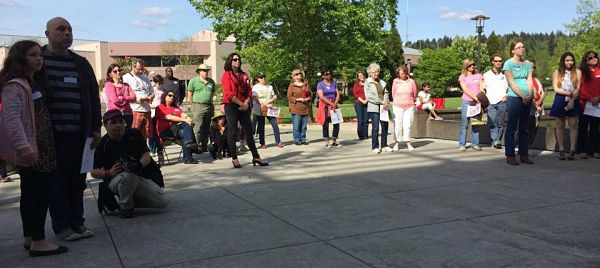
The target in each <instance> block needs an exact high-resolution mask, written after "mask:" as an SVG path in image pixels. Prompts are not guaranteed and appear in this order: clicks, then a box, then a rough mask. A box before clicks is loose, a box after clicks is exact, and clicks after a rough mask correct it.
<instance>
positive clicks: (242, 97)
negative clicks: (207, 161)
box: [221, 52, 269, 168]
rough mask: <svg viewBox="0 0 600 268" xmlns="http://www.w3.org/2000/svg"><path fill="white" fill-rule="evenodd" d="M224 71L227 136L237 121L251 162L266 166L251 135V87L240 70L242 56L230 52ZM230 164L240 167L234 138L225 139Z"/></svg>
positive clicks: (232, 130) (231, 132)
mask: <svg viewBox="0 0 600 268" xmlns="http://www.w3.org/2000/svg"><path fill="white" fill-rule="evenodd" d="M224 69H225V72H224V73H223V76H221V84H222V85H223V103H224V104H225V117H226V118H227V127H228V130H227V131H228V133H227V136H228V137H235V136H236V133H235V132H236V130H237V125H238V122H239V123H240V125H241V126H242V132H243V136H244V137H245V138H246V143H247V145H248V147H249V148H250V151H251V152H252V164H253V165H255V166H256V164H258V165H259V166H268V165H269V163H268V162H266V161H264V160H263V159H262V158H260V155H259V154H258V150H256V144H255V143H254V137H253V136H252V122H251V121H250V106H251V104H250V103H251V101H252V89H251V88H250V84H249V80H248V74H246V73H245V72H244V71H243V70H242V57H240V55H239V54H237V53H235V52H234V53H231V54H229V56H228V57H227V60H225V68H224ZM227 143H228V146H229V153H230V154H231V159H232V161H231V162H232V164H233V167H235V168H241V167H242V166H241V165H240V161H239V160H238V157H237V150H236V147H235V139H233V138H229V139H227Z"/></svg>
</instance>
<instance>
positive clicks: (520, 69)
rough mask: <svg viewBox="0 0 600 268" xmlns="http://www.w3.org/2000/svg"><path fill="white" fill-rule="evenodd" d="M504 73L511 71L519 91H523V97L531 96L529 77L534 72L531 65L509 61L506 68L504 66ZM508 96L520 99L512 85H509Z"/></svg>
mask: <svg viewBox="0 0 600 268" xmlns="http://www.w3.org/2000/svg"><path fill="white" fill-rule="evenodd" d="M502 71H504V72H506V71H510V72H511V73H512V75H513V78H514V79H515V84H517V86H518V87H519V89H521V92H523V95H525V96H529V91H528V90H527V76H528V75H529V73H531V71H532V68H531V64H530V63H528V62H523V63H517V62H514V61H513V60H512V59H509V60H507V61H505V62H504V66H502ZM508 96H510V97H519V95H517V93H515V92H514V91H513V89H512V87H511V86H510V84H508Z"/></svg>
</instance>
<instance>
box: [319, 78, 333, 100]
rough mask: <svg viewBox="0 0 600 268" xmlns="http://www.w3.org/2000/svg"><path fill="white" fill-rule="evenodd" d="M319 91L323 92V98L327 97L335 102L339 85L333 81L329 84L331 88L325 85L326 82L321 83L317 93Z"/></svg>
mask: <svg viewBox="0 0 600 268" xmlns="http://www.w3.org/2000/svg"><path fill="white" fill-rule="evenodd" d="M319 90H322V91H323V97H325V98H326V99H329V100H331V99H334V100H335V96H336V93H337V85H336V84H335V82H333V81H331V82H330V83H329V86H327V85H325V82H323V81H321V82H319V84H317V91H319Z"/></svg>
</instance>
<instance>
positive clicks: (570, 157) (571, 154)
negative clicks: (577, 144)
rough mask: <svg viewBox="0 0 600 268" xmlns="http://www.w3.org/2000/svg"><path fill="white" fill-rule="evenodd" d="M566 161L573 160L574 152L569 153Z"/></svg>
mask: <svg viewBox="0 0 600 268" xmlns="http://www.w3.org/2000/svg"><path fill="white" fill-rule="evenodd" d="M567 159H568V160H575V151H569V154H568V155H567Z"/></svg>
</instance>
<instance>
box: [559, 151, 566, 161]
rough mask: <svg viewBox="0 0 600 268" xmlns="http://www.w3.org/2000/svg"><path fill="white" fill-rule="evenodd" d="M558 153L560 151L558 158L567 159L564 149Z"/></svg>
mask: <svg viewBox="0 0 600 268" xmlns="http://www.w3.org/2000/svg"><path fill="white" fill-rule="evenodd" d="M558 153H559V155H558V160H565V159H566V158H565V152H564V151H560V152H558Z"/></svg>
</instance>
